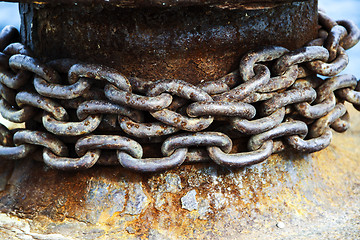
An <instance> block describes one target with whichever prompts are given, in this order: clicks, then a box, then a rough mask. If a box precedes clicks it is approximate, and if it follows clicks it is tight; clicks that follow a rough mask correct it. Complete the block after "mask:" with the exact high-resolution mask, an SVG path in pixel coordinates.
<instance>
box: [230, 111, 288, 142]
mask: <svg viewBox="0 0 360 240" xmlns="http://www.w3.org/2000/svg"><path fill="white" fill-rule="evenodd" d="M284 117H285V108H284V107H282V108H279V109H278V110H276V111H275V112H273V113H272V114H270V115H269V116H267V117H263V118H259V119H256V120H251V121H249V120H246V119H241V118H233V119H232V125H233V126H234V127H235V128H236V130H238V131H239V132H240V133H243V134H246V135H255V134H259V133H262V132H266V131H268V130H270V129H272V128H274V127H276V126H278V125H279V124H280V123H281V122H282V121H283V120H284Z"/></svg>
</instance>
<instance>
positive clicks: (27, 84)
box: [0, 12, 360, 172]
mask: <svg viewBox="0 0 360 240" xmlns="http://www.w3.org/2000/svg"><path fill="white" fill-rule="evenodd" d="M319 25H320V26H321V28H320V30H319V38H317V39H314V40H313V41H311V42H309V43H308V44H306V46H304V47H302V48H300V49H297V50H295V51H289V50H288V49H286V48H283V47H278V46H269V47H264V48H261V49H259V50H256V51H251V52H249V53H247V54H246V55H245V56H243V58H242V60H241V62H240V66H239V69H238V70H236V71H234V72H231V73H229V74H227V75H226V76H224V77H223V78H221V79H219V80H217V81H212V82H205V83H202V84H199V85H197V86H194V85H191V84H189V83H187V82H184V81H181V80H159V81H157V82H150V81H145V80H143V79H138V78H126V77H125V76H123V75H122V74H121V73H120V72H118V71H117V70H115V69H111V68H108V67H105V66H100V65H94V64H87V63H81V62H76V61H74V60H72V59H59V60H54V61H51V62H49V63H47V64H44V63H42V62H40V61H39V60H37V59H35V58H34V57H33V54H32V53H31V51H30V50H29V49H28V48H27V47H26V46H24V45H22V44H21V43H12V42H13V39H14V38H15V36H16V35H18V32H17V30H16V29H15V28H13V27H6V28H4V29H3V30H2V32H1V33H0V51H1V52H0V82H1V83H0V94H1V99H0V113H1V115H2V116H3V117H4V118H5V119H7V120H9V121H12V122H16V123H25V126H26V127H25V128H24V129H15V130H8V129H7V128H6V127H5V126H3V125H0V142H1V146H0V157H1V158H3V159H10V160H14V159H21V158H25V157H33V158H35V159H40V160H43V161H44V162H45V163H46V164H47V165H49V166H50V167H52V168H56V169H62V170H73V169H84V168H90V167H92V166H93V165H94V164H95V163H99V164H106V165H112V164H119V163H120V164H121V165H122V166H123V167H125V168H129V169H132V170H137V171H144V172H152V171H159V170H165V169H169V168H173V167H176V166H179V165H181V164H182V163H184V162H201V161H207V160H213V161H214V162H215V163H217V164H219V165H222V166H230V167H242V166H247V165H251V164H256V163H260V162H262V161H264V160H266V159H267V158H268V157H269V156H270V155H271V154H272V153H276V152H280V151H282V150H284V149H285V148H286V147H288V148H292V149H294V150H296V151H300V152H306V153H310V152H316V151H319V150H322V149H324V148H326V147H327V146H328V145H329V144H330V141H331V138H332V132H331V131H330V128H332V129H334V130H335V131H337V132H344V131H346V130H347V129H348V127H349V122H348V120H349V115H348V113H347V111H346V108H345V107H344V101H348V102H351V103H352V104H353V105H354V106H355V108H357V109H358V110H360V84H358V81H357V80H356V78H355V77H354V76H352V75H338V74H339V73H340V72H341V71H342V70H343V69H344V68H345V67H346V66H347V64H348V56H347V54H346V52H345V50H346V49H349V48H351V47H353V46H354V45H355V44H356V43H357V42H358V41H359V39H360V30H359V29H358V27H357V26H356V25H355V24H354V23H353V22H351V21H347V20H344V21H337V22H335V21H333V20H331V19H330V18H329V17H328V16H326V15H325V14H324V13H323V12H319ZM318 75H322V76H327V77H329V78H326V79H322V78H320V77H318ZM64 76H66V77H64ZM230 137H231V138H230ZM238 138H240V139H245V140H246V141H247V143H248V144H247V148H248V152H236V151H237V150H238V147H236V148H234V147H233V140H234V141H235V140H236V139H238ZM140 143H142V144H143V145H141V144H140ZM148 143H162V146H161V153H162V155H163V157H161V158H143V147H144V146H146V144H148ZM158 145H160V144H158ZM114 150H116V151H114ZM39 152H40V154H39Z"/></svg>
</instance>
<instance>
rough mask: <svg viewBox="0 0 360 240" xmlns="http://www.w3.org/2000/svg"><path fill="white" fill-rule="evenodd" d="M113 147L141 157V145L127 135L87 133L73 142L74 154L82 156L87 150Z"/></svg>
mask: <svg viewBox="0 0 360 240" xmlns="http://www.w3.org/2000/svg"><path fill="white" fill-rule="evenodd" d="M96 149H114V150H119V151H125V152H127V153H128V154H130V155H131V156H133V157H135V158H142V156H143V149H142V147H141V145H140V144H139V143H138V142H136V141H134V140H132V139H130V138H127V137H123V136H117V135H89V136H86V137H83V138H80V139H79V140H78V141H77V142H76V144H75V151H76V154H77V155H79V156H83V155H84V154H85V153H86V152H87V151H89V150H96Z"/></svg>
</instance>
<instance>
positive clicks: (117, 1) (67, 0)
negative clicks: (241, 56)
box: [0, 0, 305, 9]
mask: <svg viewBox="0 0 360 240" xmlns="http://www.w3.org/2000/svg"><path fill="white" fill-rule="evenodd" d="M1 1H4V0H0V2H1ZM304 1H305V0H296V1H294V0H276V1H274V0H259V1H254V0H226V1H222V0H5V1H4V2H21V3H37V4H75V5H77V4H109V5H116V6H117V7H129V8H136V7H175V6H200V5H208V6H213V7H219V8H255V9H258V8H267V7H271V6H276V5H278V4H283V3H286V2H304Z"/></svg>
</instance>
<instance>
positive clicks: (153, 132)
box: [119, 116, 180, 138]
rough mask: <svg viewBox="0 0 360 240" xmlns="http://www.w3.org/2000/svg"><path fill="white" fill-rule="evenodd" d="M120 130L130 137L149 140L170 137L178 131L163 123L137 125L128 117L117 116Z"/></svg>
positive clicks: (137, 123)
mask: <svg viewBox="0 0 360 240" xmlns="http://www.w3.org/2000/svg"><path fill="white" fill-rule="evenodd" d="M119 123H120V127H121V129H122V130H123V131H124V132H125V133H127V134H128V135H130V136H134V137H137V138H150V137H158V136H164V135H170V134H173V133H176V132H178V131H179V130H180V129H179V128H176V127H172V126H169V125H166V124H163V123H159V122H154V123H139V122H134V121H132V120H131V119H130V118H128V117H124V116H119Z"/></svg>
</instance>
